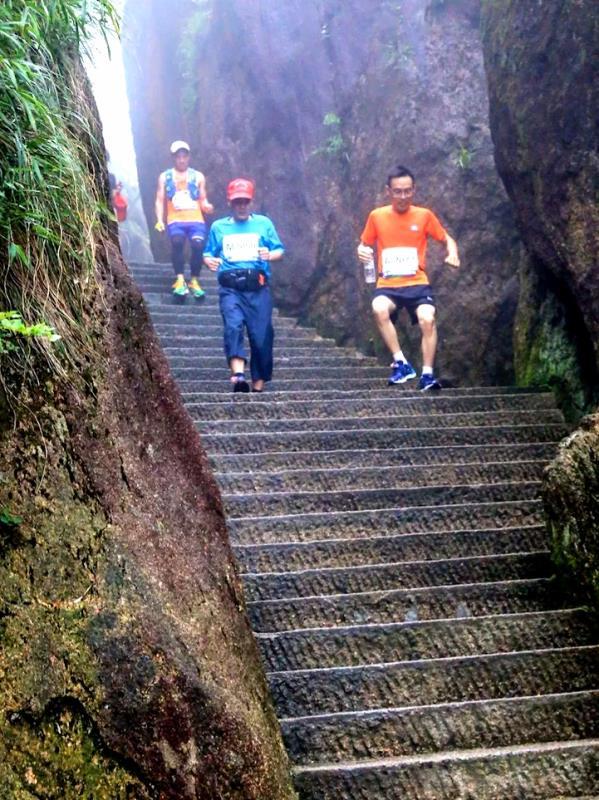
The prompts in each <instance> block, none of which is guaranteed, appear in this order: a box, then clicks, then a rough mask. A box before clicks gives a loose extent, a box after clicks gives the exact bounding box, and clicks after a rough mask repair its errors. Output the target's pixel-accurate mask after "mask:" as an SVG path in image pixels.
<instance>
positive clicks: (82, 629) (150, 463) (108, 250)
mask: <svg viewBox="0 0 599 800" xmlns="http://www.w3.org/2000/svg"><path fill="white" fill-rule="evenodd" d="M61 67H62V68H64V69H65V70H68V71H70V72H71V74H72V71H73V70H74V69H75V67H74V65H73V63H72V62H71V59H70V58H69V57H68V56H63V60H62V61H61ZM60 74H61V73H60V71H59V68H58V66H57V71H56V75H58V76H59V75H60ZM76 83H77V85H78V86H79V87H80V86H82V85H85V84H84V78H83V76H82V75H80V74H79V75H78V76H77V79H76ZM63 94H68V92H66V90H65V91H64V92H63ZM88 101H89V97H88ZM66 107H67V106H66V105H65V108H66ZM74 107H75V108H77V111H78V113H79V114H82V113H83V111H82V109H85V107H86V106H85V105H82V106H81V105H80V104H79V103H77V104H74ZM65 124H66V122H65ZM95 134H96V137H97V139H96V141H99V142H101V133H100V132H99V130H98V129H97V126H96V130H95ZM86 142H87V140H86V139H84V138H83V137H81V139H79V141H78V147H79V155H80V157H81V158H84V159H85V163H86V164H87V165H88V166H89V168H90V171H91V172H92V174H97V175H98V176H99V178H98V180H99V181H102V182H103V183H104V184H106V186H105V187H104V189H105V191H104V195H105V199H106V202H108V193H107V175H106V171H105V165H102V164H101V163H100V162H99V161H98V160H97V156H96V155H93V154H92V153H90V152H87V151H85V149H84V146H85V144H86ZM100 191H101V187H100ZM92 201H93V197H91V195H90V202H92ZM94 230H95V235H96V237H97V238H96V241H95V242H94V241H90V242H89V246H90V248H92V247H95V248H96V252H97V262H96V270H95V272H94V273H93V274H91V275H90V274H86V275H85V279H84V277H83V276H77V275H68V276H63V281H62V285H60V286H59V285H57V284H53V285H50V286H49V287H48V290H49V291H51V292H52V302H53V303H55V304H57V305H58V306H59V307H60V308H61V309H67V310H68V312H69V314H70V315H71V318H74V319H76V320H77V323H78V325H79V326H80V327H81V330H82V331H85V336H84V337H83V339H84V340H85V341H88V342H90V343H91V344H90V346H87V347H83V348H81V347H79V348H74V347H72V342H70V341H68V340H65V341H63V342H62V343H61V344H60V345H59V346H58V347H59V350H58V351H57V352H58V353H59V354H60V353H62V354H63V356H64V355H65V354H68V353H70V360H69V359H67V358H64V363H63V365H62V366H63V373H62V375H61V374H60V373H54V372H52V371H51V370H49V368H48V362H47V361H45V360H44V359H43V358H41V357H40V355H39V351H37V350H35V349H31V351H30V352H28V354H27V353H26V351H23V352H25V353H26V355H27V359H28V360H27V362H26V363H27V371H26V378H25V380H18V381H17V380H16V379H14V375H17V374H20V373H19V372H18V371H17V372H14V375H13V369H15V366H14V365H15V363H16V361H15V359H16V358H17V355H15V353H14V352H10V353H8V354H7V352H6V351H4V352H2V353H0V358H1V359H2V363H1V368H0V371H1V380H0V797H2V798H19V799H21V800H29V798H40V797H44V798H48V799H50V798H51V799H52V800H76V799H77V800H78V798H82V797H85V798H94V800H125V798H128V799H129V800H132V799H133V798H135V799H139V800H142V799H143V798H147V799H148V800H149V799H150V798H151V800H175V798H176V800H183V799H184V798H189V799H190V800H191V799H192V798H193V800H216V799H217V798H220V799H221V800H225V798H226V799H227V800H250V799H251V798H253V799H254V800H271V799H272V800H287V799H288V798H291V797H293V796H294V794H293V792H292V790H291V788H290V782H289V776H288V773H287V762H286V756H285V753H284V750H283V747H282V744H281V740H280V735H279V730H278V725H277V722H276V719H275V716H274V713H273V710H272V708H271V702H270V699H269V696H268V692H267V688H266V683H265V679H264V675H263V671H262V667H261V664H260V661H259V656H258V652H257V647H256V644H255V641H254V639H253V636H252V634H251V631H250V628H249V624H248V621H247V617H246V613H245V609H244V601H243V596H242V592H241V587H240V582H239V580H238V577H237V574H236V568H235V565H234V561H233V557H232V553H231V550H230V546H229V542H228V537H227V534H226V530H225V523H224V517H223V510H222V507H221V502H220V496H219V492H218V489H217V487H216V484H215V482H214V480H213V478H212V476H211V473H210V469H209V466H208V463H207V459H206V456H205V454H204V451H203V449H202V446H201V443H200V440H199V437H198V434H197V431H196V430H195V428H194V425H193V423H192V421H191V419H190V418H189V416H188V415H187V413H186V412H185V411H184V409H183V405H182V403H181V399H180V395H179V393H178V390H177V388H176V385H175V383H174V381H173V379H172V378H171V375H170V373H169V370H168V367H167V364H166V361H165V358H164V355H163V353H162V351H161V349H160V346H159V344H158V341H157V339H156V337H155V335H154V333H153V330H152V328H151V324H150V322H149V318H148V315H147V312H146V309H145V306H144V304H143V302H142V299H141V295H140V294H139V292H138V290H137V289H136V288H135V287H134V285H133V284H132V282H131V279H130V277H129V275H128V273H127V270H126V267H125V266H124V264H123V262H122V259H121V257H120V254H119V252H118V250H117V247H116V230H115V229H112V230H108V229H107V228H105V227H102V226H101V225H100V223H99V222H98V224H97V225H96V226H95V228H94ZM0 266H1V267H2V271H3V274H6V275H8V276H9V278H10V275H11V272H10V269H11V265H10V263H6V261H5V249H4V248H3V249H2V250H1V251H0ZM37 277H38V280H39V281H40V282H42V281H43V280H44V277H45V276H42V275H41V274H38V276H37ZM66 278H68V279H69V280H68V281H67V280H66ZM73 281H75V282H77V281H79V284H78V285H79V286H80V292H79V297H78V301H79V300H80V301H81V308H80V309H79V313H80V316H77V315H76V314H75V313H74V310H73V309H70V308H69V307H68V302H67V300H65V297H64V296H63V294H62V292H63V290H64V286H65V284H67V283H68V285H69V286H71V285H72V282H73ZM19 310H20V309H19ZM19 352H20V351H19Z"/></svg>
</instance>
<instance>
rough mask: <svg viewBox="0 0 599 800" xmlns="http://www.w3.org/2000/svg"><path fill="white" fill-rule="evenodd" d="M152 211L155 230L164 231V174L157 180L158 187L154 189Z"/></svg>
mask: <svg viewBox="0 0 599 800" xmlns="http://www.w3.org/2000/svg"><path fill="white" fill-rule="evenodd" d="M154 211H155V212H156V226H155V227H156V230H161V231H163V230H164V173H163V174H161V175H160V177H159V178H158V187H157V189H156V201H155V203H154Z"/></svg>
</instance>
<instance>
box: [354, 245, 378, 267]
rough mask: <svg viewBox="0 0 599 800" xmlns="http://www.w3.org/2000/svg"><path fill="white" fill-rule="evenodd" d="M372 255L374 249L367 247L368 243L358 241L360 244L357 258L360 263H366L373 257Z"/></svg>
mask: <svg viewBox="0 0 599 800" xmlns="http://www.w3.org/2000/svg"><path fill="white" fill-rule="evenodd" d="M373 255H374V250H373V249H372V247H368V245H366V244H362V242H360V244H359V245H358V258H359V259H360V261H361V262H362V264H367V263H368V262H369V261H370V259H371V258H372V257H373Z"/></svg>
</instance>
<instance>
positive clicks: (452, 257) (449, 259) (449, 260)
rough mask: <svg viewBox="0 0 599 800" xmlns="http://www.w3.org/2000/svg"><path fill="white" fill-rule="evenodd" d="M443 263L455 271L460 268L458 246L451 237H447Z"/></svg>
mask: <svg viewBox="0 0 599 800" xmlns="http://www.w3.org/2000/svg"><path fill="white" fill-rule="evenodd" d="M445 263H446V264H449V266H450V267H455V268H456V269H457V268H458V267H459V266H460V256H459V255H458V246H457V244H456V241H455V239H452V238H451V236H448V237H447V255H446V256H445Z"/></svg>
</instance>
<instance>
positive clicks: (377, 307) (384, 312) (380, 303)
mask: <svg viewBox="0 0 599 800" xmlns="http://www.w3.org/2000/svg"><path fill="white" fill-rule="evenodd" d="M394 310H395V306H394V305H393V303H392V302H391V301H390V300H388V299H387V298H386V297H381V296H379V297H375V298H374V300H373V301H372V313H373V314H374V316H375V317H376V319H377V320H378V321H379V322H387V321H388V320H389V319H390V318H391V314H392V313H393V311H394Z"/></svg>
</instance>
